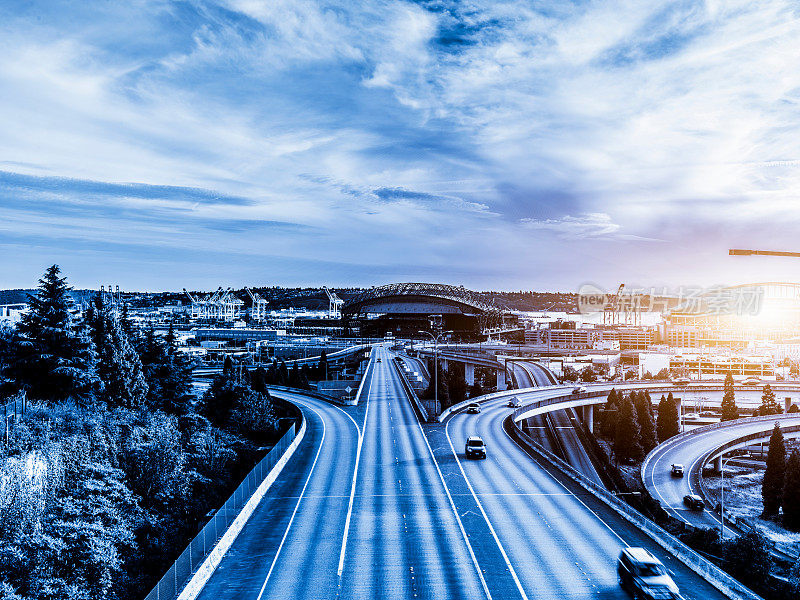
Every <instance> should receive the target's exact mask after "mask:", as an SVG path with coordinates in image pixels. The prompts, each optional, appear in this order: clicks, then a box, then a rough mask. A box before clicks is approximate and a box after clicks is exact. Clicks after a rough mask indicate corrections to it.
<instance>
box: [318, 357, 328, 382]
mask: <svg viewBox="0 0 800 600" xmlns="http://www.w3.org/2000/svg"><path fill="white" fill-rule="evenodd" d="M327 378H328V353H327V352H325V350H323V351H322V353H321V354H320V355H319V364H318V365H317V379H318V380H320V381H322V380H324V379H327Z"/></svg>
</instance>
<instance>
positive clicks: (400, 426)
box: [283, 347, 484, 599]
mask: <svg viewBox="0 0 800 600" xmlns="http://www.w3.org/2000/svg"><path fill="white" fill-rule="evenodd" d="M373 355H374V356H373V360H376V358H377V359H380V360H381V362H380V363H378V364H376V365H375V370H374V372H373V374H372V379H371V381H369V382H368V385H369V388H368V393H367V398H366V402H367V403H368V404H367V406H366V407H365V408H366V411H367V418H366V427H365V437H364V443H363V448H362V455H361V467H360V470H359V480H358V488H357V493H356V497H355V502H354V505H353V513H352V522H351V525H350V534H349V540H348V545H347V552H346V557H345V561H344V569H343V572H342V583H341V589H340V591H341V595H340V597H341V598H348V599H349V598H352V599H367V598H398V599H399V598H403V599H405V598H409V599H410V598H431V599H433V598H437V599H438V598H453V599H457V598H464V599H468V598H480V597H483V596H484V592H483V590H484V587H483V582H482V580H481V576H482V575H480V574H479V573H480V571H479V570H478V568H477V566H476V562H475V560H474V559H473V557H472V555H471V547H470V546H469V545H468V544H467V542H466V536H465V535H464V534H463V533H462V530H461V526H460V521H459V519H458V517H457V515H456V513H455V511H454V509H453V506H452V505H451V504H450V499H449V497H448V492H447V490H446V488H445V486H444V483H443V481H442V478H441V477H440V475H439V472H438V469H437V465H436V463H435V462H434V459H433V455H432V453H431V451H430V450H429V449H428V446H427V442H426V439H425V436H424V435H423V432H422V428H421V427H420V426H419V424H418V421H417V417H416V415H415V413H414V411H413V409H412V407H411V403H410V402H409V400H408V398H407V397H406V395H405V391H404V389H403V387H402V383H401V381H400V378H399V376H398V375H397V373H396V372H395V370H394V368H393V367H392V364H391V362H392V361H391V357H392V356H393V355H391V354H390V353H389V352H387V351H386V350H385V349H384V348H382V347H375V349H374V350H373ZM361 402H362V403H363V402H365V401H364V400H363V399H362V400H361ZM283 597H284V598H285V597H287V596H283ZM318 597H319V598H323V597H331V596H324V595H320V596H318Z"/></svg>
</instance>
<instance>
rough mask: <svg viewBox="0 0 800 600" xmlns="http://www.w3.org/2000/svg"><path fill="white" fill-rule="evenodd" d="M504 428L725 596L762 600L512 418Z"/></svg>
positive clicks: (527, 449) (523, 445)
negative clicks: (529, 434)
mask: <svg viewBox="0 0 800 600" xmlns="http://www.w3.org/2000/svg"><path fill="white" fill-rule="evenodd" d="M504 427H505V428H506V431H508V433H509V434H510V435H511V437H512V438H513V439H514V441H516V442H517V444H519V445H520V447H522V448H523V449H525V450H526V451H527V452H528V453H529V454H531V455H532V456H533V457H534V458H535V459H538V460H540V461H542V462H544V463H549V464H551V465H552V466H553V467H554V468H556V469H557V470H558V471H559V472H560V473H562V474H563V475H564V476H566V477H568V478H569V479H571V480H572V481H573V482H575V483H576V484H577V485H579V486H580V487H582V488H583V489H585V490H586V491H587V492H589V493H590V494H592V495H593V496H595V497H596V498H598V499H599V500H600V501H602V502H603V503H604V504H606V505H607V506H609V507H610V508H611V509H612V510H614V511H615V512H616V513H617V514H619V515H620V516H621V517H622V518H624V519H625V520H626V521H628V522H629V523H631V524H633V525H635V526H636V527H637V528H638V529H640V530H641V531H642V532H644V533H646V534H647V536H648V537H649V538H650V539H652V540H653V541H654V542H655V543H657V544H658V545H659V546H661V547H662V548H664V550H666V551H667V552H669V553H670V554H672V555H673V556H674V557H675V558H677V559H678V560H680V561H681V562H682V563H684V564H685V565H686V566H687V567H689V568H690V569H691V570H692V571H694V572H695V573H697V574H698V575H700V576H701V577H702V578H704V579H705V580H706V581H708V582H709V583H710V584H711V585H713V586H714V587H715V588H717V589H718V590H719V591H721V592H722V593H723V594H725V595H727V596H728V597H730V598H734V599H736V600H760V599H761V597H760V596H759V595H757V594H755V593H754V592H753V591H752V590H750V589H749V588H747V587H745V586H744V585H742V584H741V583H739V582H738V581H736V580H735V579H734V578H733V577H731V576H730V575H728V574H727V573H725V572H724V571H723V570H722V569H720V568H719V567H717V566H716V565H715V564H714V563H712V562H711V561H709V560H707V559H705V558H703V557H702V556H701V555H700V554H698V553H697V552H695V551H694V550H692V549H691V548H689V546H687V545H686V544H684V543H683V542H681V541H680V540H679V539H678V538H676V537H675V536H673V535H671V534H669V533H667V532H666V531H664V530H663V529H662V528H661V527H659V526H658V525H656V524H655V523H653V522H652V521H651V520H650V519H648V518H647V517H645V516H644V515H643V514H641V513H640V512H638V511H637V510H635V509H633V508H632V507H630V506H628V505H627V504H626V503H625V502H623V501H622V500H620V499H619V498H618V497H616V496H614V495H613V494H612V493H611V492H609V491H608V490H606V489H605V488H602V487H600V486H599V485H597V484H596V483H594V482H592V481H590V480H589V479H587V478H586V477H585V476H584V475H583V474H582V473H580V472H579V471H577V470H576V469H574V468H573V467H572V466H570V465H569V464H567V463H566V462H564V461H563V460H561V459H560V458H559V457H557V456H556V455H554V454H552V453H550V452H548V451H547V450H545V449H544V448H542V447H541V446H540V445H539V444H537V443H536V442H534V441H533V440H531V439H530V438H529V437H528V436H527V434H525V433H524V432H523V431H522V430H521V429H520V428H519V427H517V425H516V423H515V422H514V420H513V419H512V418H510V417H509V418H507V419H506V421H505V422H504Z"/></svg>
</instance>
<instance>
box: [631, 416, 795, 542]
mask: <svg viewBox="0 0 800 600" xmlns="http://www.w3.org/2000/svg"><path fill="white" fill-rule="evenodd" d="M776 420H777V419H776ZM779 420H780V423H781V426H787V427H788V426H789V425H800V416H796V417H792V416H781V417H779ZM773 425H774V423H773V422H772V421H760V422H759V421H754V422H751V423H747V422H746V421H745V422H744V423H737V424H736V425H730V426H726V427H723V428H720V429H712V430H709V431H705V432H697V431H695V432H694V433H693V435H690V436H688V437H686V438H683V439H682V440H680V441H679V442H677V443H675V444H674V445H669V446H665V447H660V448H658V449H657V451H656V454H654V455H653V457H652V458H651V460H650V461H649V462H648V463H647V466H646V467H645V471H644V484H645V486H646V487H647V490H648V491H649V492H650V495H651V496H653V498H655V499H656V500H658V501H659V502H661V505H662V506H663V507H664V509H665V510H667V511H669V512H670V513H671V514H672V515H673V516H675V517H676V518H678V519H681V520H683V521H685V522H687V523H690V524H692V525H694V526H698V527H719V525H720V522H719V516H718V515H716V514H715V513H714V512H712V511H710V510H704V511H695V510H690V509H688V508H686V507H685V506H684V505H683V497H684V496H685V495H686V494H696V493H699V492H698V488H699V485H698V477H697V476H698V473H699V472H700V469H701V468H702V466H703V465H701V464H700V459H701V458H702V456H703V455H705V454H706V453H707V452H708V451H710V450H713V449H714V448H718V447H719V446H721V445H723V444H724V443H725V442H727V441H730V440H733V439H736V438H739V437H741V436H743V435H747V434H749V433H755V432H758V431H766V430H769V431H771V430H772V427H773ZM673 463H679V464H682V465H684V469H685V471H686V473H685V475H684V476H683V477H673V476H672V475H671V473H670V468H671V466H672V464H673ZM726 524H727V521H726Z"/></svg>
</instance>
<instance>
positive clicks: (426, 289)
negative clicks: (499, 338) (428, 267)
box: [342, 283, 500, 314]
mask: <svg viewBox="0 0 800 600" xmlns="http://www.w3.org/2000/svg"><path fill="white" fill-rule="evenodd" d="M414 303H418V304H419V306H420V312H425V311H424V310H423V309H424V308H425V307H427V308H430V307H431V306H432V305H440V306H441V307H442V308H449V309H451V311H452V309H459V310H460V312H463V313H465V314H475V313H497V312H499V311H500V310H499V309H498V308H497V307H496V306H494V305H493V304H492V303H491V302H489V301H488V300H487V298H486V297H485V296H483V295H482V294H479V293H478V292H473V291H472V290H468V289H466V288H465V287H463V286H454V285H446V284H443V283H392V284H389V285H382V286H379V287H374V288H370V289H368V290H365V291H363V292H361V293H360V294H358V295H357V296H355V297H353V298H351V299H350V300H349V301H348V302H346V303H345V305H344V307H343V308H342V312H344V313H346V314H356V313H367V312H371V311H370V310H369V309H370V308H371V307H372V308H375V309H380V310H375V311H374V312H391V311H390V310H386V309H387V307H391V305H392V304H396V305H397V306H400V305H410V304H414ZM404 312H405V311H404Z"/></svg>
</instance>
